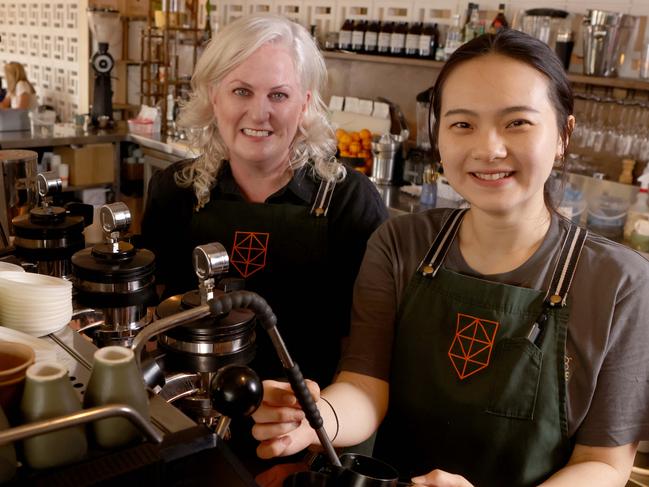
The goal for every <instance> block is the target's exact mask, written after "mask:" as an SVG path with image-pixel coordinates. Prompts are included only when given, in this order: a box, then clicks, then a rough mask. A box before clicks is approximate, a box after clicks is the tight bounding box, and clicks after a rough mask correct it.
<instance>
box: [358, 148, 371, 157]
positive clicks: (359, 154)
mask: <svg viewBox="0 0 649 487" xmlns="http://www.w3.org/2000/svg"><path fill="white" fill-rule="evenodd" d="M358 157H362V158H363V159H367V158H368V157H370V155H369V153H368V152H367V151H364V150H362V151H360V152H359V153H358Z"/></svg>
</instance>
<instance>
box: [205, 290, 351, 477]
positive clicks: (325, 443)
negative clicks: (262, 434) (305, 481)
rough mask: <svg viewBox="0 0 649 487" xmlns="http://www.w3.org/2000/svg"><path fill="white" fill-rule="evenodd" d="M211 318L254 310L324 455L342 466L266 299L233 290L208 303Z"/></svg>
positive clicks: (338, 465)
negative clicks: (236, 310)
mask: <svg viewBox="0 0 649 487" xmlns="http://www.w3.org/2000/svg"><path fill="white" fill-rule="evenodd" d="M208 304H209V306H210V310H211V312H212V316H217V315H220V314H223V313H229V312H230V311H231V310H232V309H233V308H247V309H250V310H252V311H253V312H254V313H255V315H256V316H257V321H258V323H259V324H260V325H261V326H262V328H263V329H264V330H266V333H268V336H269V337H270V339H271V341H272V342H273V346H274V347H275V351H276V352H277V355H279V359H280V360H281V362H282V365H283V367H284V372H285V373H286V377H287V378H288V381H289V383H290V384H291V388H292V389H293V392H294V393H295V396H296V397H297V400H298V402H299V403H300V406H302V410H303V411H304V414H305V416H306V418H307V420H308V421H309V425H311V427H312V428H313V429H314V430H315V432H316V435H318V439H319V440H320V444H321V445H322V447H323V448H324V450H325V453H326V454H327V456H328V457H329V461H330V462H331V463H332V464H333V465H335V466H337V467H340V466H341V463H340V460H339V459H338V455H337V454H336V450H334V447H333V445H332V444H331V440H330V439H329V437H328V436H327V432H326V431H325V429H324V425H323V421H322V416H320V411H318V407H317V406H316V404H315V401H314V400H313V397H312V396H311V393H310V392H309V389H308V388H307V386H306V383H305V381H304V377H303V376H302V372H300V368H299V367H298V365H297V364H296V363H295V362H293V359H292V358H291V356H290V355H289V353H288V350H287V349H286V345H285V344H284V340H282V337H281V335H280V334H279V330H278V329H277V326H276V324H277V317H276V316H275V313H273V310H272V309H271V308H270V306H269V305H268V303H267V302H266V300H265V299H264V298H262V297H261V296H259V295H258V294H255V293H253V292H250V291H233V292H231V293H227V294H223V295H221V296H218V297H216V298H214V299H213V300H211V301H209V302H208Z"/></svg>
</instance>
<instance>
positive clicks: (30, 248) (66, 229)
mask: <svg viewBox="0 0 649 487" xmlns="http://www.w3.org/2000/svg"><path fill="white" fill-rule="evenodd" d="M36 182H37V188H38V194H39V196H40V206H36V207H34V208H32V209H31V210H30V211H29V213H27V214H24V215H20V216H17V217H15V218H14V219H13V220H12V226H13V229H14V233H15V238H14V246H15V247H16V257H18V258H19V259H20V260H21V261H22V262H24V263H29V264H31V265H33V266H34V267H35V268H36V272H37V273H39V274H45V275H48V276H54V277H61V278H63V279H70V278H71V277H72V269H71V262H70V259H71V257H72V255H73V254H74V253H75V252H78V251H79V250H81V249H83V248H84V246H85V240H84V236H83V229H84V228H85V227H86V226H88V225H90V224H91V223H92V219H93V208H92V205H84V204H81V203H70V204H68V205H66V207H59V206H54V205H53V204H52V199H53V196H54V195H56V194H58V193H60V192H61V188H62V184H61V179H60V178H58V177H57V176H56V175H55V174H53V173H41V174H38V175H37V177H36Z"/></svg>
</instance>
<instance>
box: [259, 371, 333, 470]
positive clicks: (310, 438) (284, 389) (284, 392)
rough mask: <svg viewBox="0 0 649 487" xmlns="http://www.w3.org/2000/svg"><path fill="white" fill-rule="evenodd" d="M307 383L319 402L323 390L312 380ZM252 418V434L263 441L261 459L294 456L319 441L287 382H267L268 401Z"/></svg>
mask: <svg viewBox="0 0 649 487" xmlns="http://www.w3.org/2000/svg"><path fill="white" fill-rule="evenodd" d="M306 383H307V387H308V388H309V391H310V392H311V395H312V396H313V400H314V401H316V402H317V401H318V399H320V387H318V384H316V383H315V382H313V381H310V380H307V381H306ZM252 418H253V419H254V420H255V425H254V426H253V427H252V435H253V436H254V437H255V439H257V440H259V441H260V442H261V443H260V444H259V446H258V447H257V455H258V456H259V457H260V458H273V457H278V456H286V455H292V454H294V453H297V452H299V451H302V450H303V449H305V448H306V447H307V446H309V445H310V444H311V443H314V442H316V441H317V437H316V435H315V432H314V431H313V429H312V428H311V426H309V423H308V421H307V420H306V419H305V416H304V411H302V409H301V407H300V404H299V403H298V402H297V398H296V397H295V394H293V391H292V390H291V386H290V384H288V383H286V382H278V381H274V380H265V381H264V399H263V401H262V403H261V406H259V408H258V409H257V411H255V413H254V414H253V415H252Z"/></svg>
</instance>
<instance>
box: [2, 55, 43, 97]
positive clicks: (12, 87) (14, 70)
mask: <svg viewBox="0 0 649 487" xmlns="http://www.w3.org/2000/svg"><path fill="white" fill-rule="evenodd" d="M5 78H6V79H7V92H9V93H10V94H12V95H13V94H14V93H15V92H16V85H17V84H18V82H19V81H26V82H27V84H28V85H29V89H30V90H31V92H32V94H33V93H36V90H35V89H34V87H33V86H32V84H31V83H30V82H29V80H28V79H27V73H25V68H24V67H23V65H22V64H20V63H14V62H11V63H7V64H5Z"/></svg>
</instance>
